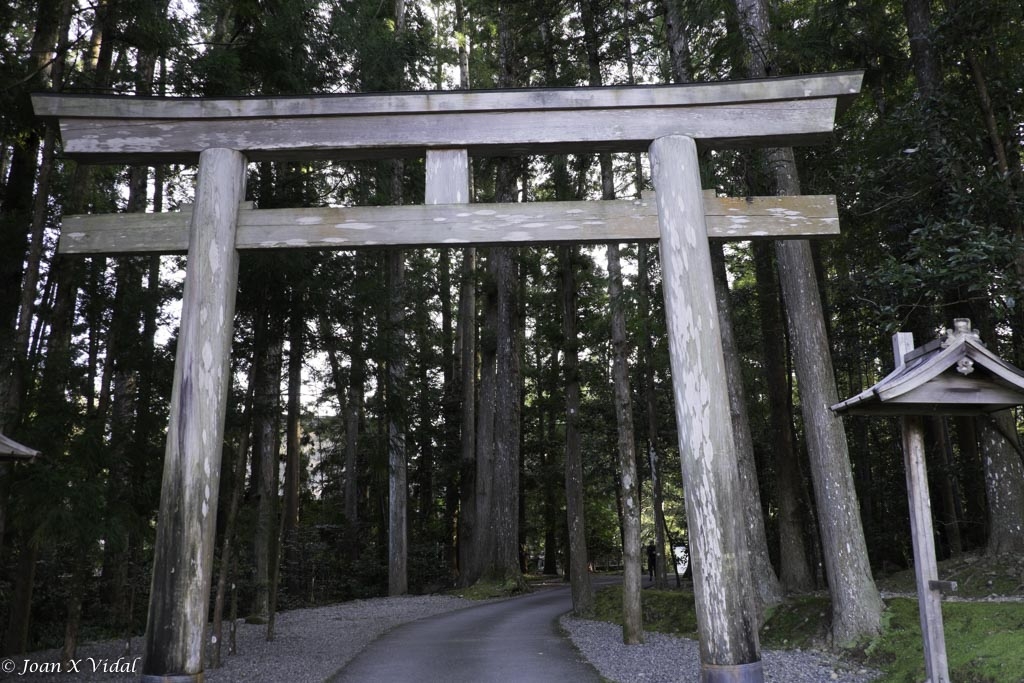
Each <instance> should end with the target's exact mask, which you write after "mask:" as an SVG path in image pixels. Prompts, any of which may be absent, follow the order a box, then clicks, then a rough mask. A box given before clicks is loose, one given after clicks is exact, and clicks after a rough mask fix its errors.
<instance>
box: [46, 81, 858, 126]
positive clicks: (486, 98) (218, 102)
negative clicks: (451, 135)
mask: <svg viewBox="0 0 1024 683" xmlns="http://www.w3.org/2000/svg"><path fill="white" fill-rule="evenodd" d="M863 77H864V72H863V71H845V72H836V73H827V74H805V75H800V76H785V77H782V78H764V79H752V80H733V81H721V82H715V83H688V84H683V85H628V86H622V85H614V86H603V87H569V88H516V89H507V90H498V89H493V90H443V91H442V90H434V91H415V92H392V93H384V94H381V93H347V94H339V95H306V96H300V97H235V98H224V97H201V98H196V97H192V98H188V97H134V96H123V95H113V96H111V95H74V94H67V93H62V94H53V93H35V94H33V95H32V104H33V107H34V109H35V112H36V114H37V115H39V116H47V117H61V118H65V117H76V118H107V119H119V118H135V119H165V118H181V119H217V118H249V119H253V118H297V117H308V116H352V115H360V114H422V113H431V112H435V113H436V112H486V111H501V110H505V111H527V110H536V109H539V110H545V111H550V110H557V109H573V110H578V109H623V108H644V107H658V106H677V105H680V104H684V105H689V106H698V105H715V104H728V103H732V102H754V101H758V102H760V101H769V100H793V99H802V98H819V97H843V98H849V97H852V96H854V95H856V94H857V93H858V92H860V85H861V81H862V79H863Z"/></svg>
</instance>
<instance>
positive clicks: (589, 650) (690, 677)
mask: <svg viewBox="0 0 1024 683" xmlns="http://www.w3.org/2000/svg"><path fill="white" fill-rule="evenodd" d="M479 604H480V602H478V601H472V600H465V599H463V598H457V597H452V596H444V595H425V596H409V597H401V598H375V599H371V600H356V601H353V602H347V603H341V604H337V605H330V606H328V607H318V608H311V609H301V610H293V611H290V612H282V613H280V614H278V616H277V624H276V628H275V633H276V637H275V639H274V640H273V641H272V642H269V643H268V642H267V641H266V638H265V635H266V626H257V625H249V624H242V623H240V624H239V626H238V633H237V642H238V652H239V654H237V655H231V656H228V655H227V645H226V643H225V645H224V650H223V654H222V661H223V662H224V666H222V667H221V668H219V669H207V670H206V671H205V672H204V673H205V680H206V681H208V682H209V683H236V682H237V683H264V682H266V683H272V682H273V683H278V682H287V683H319V682H320V681H324V680H326V679H328V678H329V677H331V676H333V675H334V674H335V673H337V672H338V671H339V670H340V669H341V668H342V667H343V666H344V665H345V664H346V663H347V662H348V661H349V660H350V659H352V658H353V657H355V655H356V654H358V653H359V652H360V651H361V650H362V649H363V648H364V647H366V646H367V645H368V644H369V643H371V642H372V641H373V640H374V639H376V638H377V637H378V636H380V635H382V634H384V633H386V632H387V631H389V630H391V629H392V628H395V627H396V626H399V625H401V624H404V623H407V622H410V621H415V620H417V619H422V618H424V617H429V616H433V615H436V614H442V613H445V612H451V611H454V610H458V609H463V608H465V607H471V606H473V605H479ZM560 623H561V626H562V628H563V629H564V630H565V632H566V633H567V634H568V636H569V637H570V638H571V640H572V642H573V643H574V644H575V646H576V648H577V649H578V650H579V651H580V652H581V653H582V655H583V656H584V657H585V658H586V659H587V660H589V661H590V663H591V664H593V665H594V667H595V668H596V669H597V670H598V671H599V672H600V673H601V675H602V676H604V677H605V678H607V679H608V680H610V681H614V682H619V683H635V682H644V681H651V682H653V681H657V682H658V683H672V682H674V681H680V682H686V683H690V682H691V681H695V680H698V679H699V654H698V651H697V643H696V641H693V640H687V639H684V638H677V637H674V636H669V635H665V634H660V633H651V632H648V633H647V634H646V641H647V642H646V643H645V644H644V645H631V646H628V647H627V646H626V645H624V644H623V643H622V629H621V628H620V627H619V626H616V625H614V624H608V623H605V622H599V621H589V620H584V619H575V618H572V617H570V616H568V615H565V616H563V617H561V620H560ZM125 645H126V644H125V642H124V641H123V640H114V641H106V642H102V643H95V644H90V645H83V646H82V647H80V648H79V651H78V654H77V659H78V670H77V673H69V672H68V671H67V670H65V671H63V672H56V671H54V672H52V673H40V672H39V671H38V668H37V670H36V672H31V671H30V672H28V673H26V674H25V675H23V676H19V675H18V674H19V673H21V672H22V671H23V670H24V669H25V666H26V661H27V662H30V663H34V664H36V665H37V667H38V666H39V665H44V666H46V665H49V666H51V667H52V666H54V665H55V663H57V662H59V661H60V651H59V650H46V651H42V652H35V653H32V654H30V655H21V656H18V657H15V658H14V664H15V667H16V668H15V671H14V673H12V674H7V673H3V672H0V681H7V680H10V681H32V683H70V682H72V681H73V682H74V683H80V682H86V681H88V682H89V683H124V682H125V681H129V680H135V679H136V678H137V676H138V674H139V673H141V665H139V664H135V671H134V674H133V673H131V672H130V671H124V672H116V671H115V672H110V673H108V672H105V671H104V670H103V669H104V665H106V667H107V668H108V669H109V668H110V667H116V666H117V665H118V658H119V657H123V659H121V660H120V665H121V667H122V669H124V668H125V667H131V666H132V664H133V663H135V662H136V661H138V660H140V659H141V658H140V657H139V655H140V654H141V653H142V649H143V642H142V639H141V638H133V639H132V641H131V645H130V651H129V652H128V653H126V647H125ZM763 661H764V669H765V679H766V680H767V681H769V682H772V681H774V682H777V683H825V682H828V681H840V682H841V683H861V682H866V681H871V680H873V679H874V678H875V677H876V675H877V674H876V673H875V672H870V671H866V670H864V669H860V670H851V669H850V667H849V666H848V665H845V664H842V663H840V662H837V661H836V660H834V659H830V658H829V656H828V655H827V654H826V653H821V652H801V651H780V652H774V651H765V652H764V653H763ZM396 683H397V682H396Z"/></svg>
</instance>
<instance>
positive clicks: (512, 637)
mask: <svg viewBox="0 0 1024 683" xmlns="http://www.w3.org/2000/svg"><path fill="white" fill-rule="evenodd" d="M570 609H572V598H571V595H570V593H569V588H568V587H565V586H559V587H557V588H542V589H539V590H537V591H535V592H533V593H530V594H528V595H524V596H521V597H517V598H512V599H510V600H502V601H501V602H492V603H486V604H483V605H478V606H475V607H468V608H466V609H463V610H459V611H456V612H449V613H447V614H441V615H438V616H436V617H429V618H427V619H421V620H419V621H414V622H412V623H409V624H405V625H403V626H399V627H398V628H396V629H394V630H393V631H391V632H390V633H387V634H386V635H384V636H381V637H380V638H378V639H377V640H376V641H374V642H373V643H372V644H370V646H369V647H367V648H366V649H364V650H363V651H362V652H360V653H359V654H358V655H357V656H356V657H355V658H354V659H353V660H352V661H350V662H349V663H348V664H347V665H346V666H345V668H343V669H342V670H341V671H340V672H339V673H338V674H337V675H336V676H335V677H334V678H333V679H332V681H335V682H336V683H342V682H344V683H368V682H376V681H387V683H404V682H405V681H410V682H412V681H416V682H417V683H419V682H421V681H422V682H427V681H432V682H433V681H437V682H441V681H443V682H444V683H488V682H491V681H493V682H495V683H497V682H500V683H511V682H513V681H529V682H530V683H540V682H543V681H557V682H558V683H567V682H569V681H572V682H573V683H576V682H577V681H600V680H601V679H600V677H599V676H598V673H597V671H596V670H595V669H594V668H593V667H592V666H591V665H590V664H588V663H587V662H586V661H585V660H583V659H582V658H581V657H580V655H579V653H578V652H577V651H576V650H575V649H574V648H573V646H572V645H571V644H570V643H569V640H568V639H567V638H565V637H563V636H562V635H561V634H560V633H559V631H558V626H557V621H558V617H559V616H560V615H562V614H565V613H566V612H568V611H569V610H570Z"/></svg>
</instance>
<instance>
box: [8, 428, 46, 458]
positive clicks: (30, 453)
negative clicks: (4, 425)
mask: <svg viewBox="0 0 1024 683" xmlns="http://www.w3.org/2000/svg"><path fill="white" fill-rule="evenodd" d="M39 455H40V453H39V451H37V450H34V449H32V448H29V447H28V446H23V445H21V444H20V443H18V442H17V441H15V440H14V439H11V438H8V437H6V436H4V435H3V434H0V462H4V461H11V460H29V461H31V460H34V459H36V458H37V457H39Z"/></svg>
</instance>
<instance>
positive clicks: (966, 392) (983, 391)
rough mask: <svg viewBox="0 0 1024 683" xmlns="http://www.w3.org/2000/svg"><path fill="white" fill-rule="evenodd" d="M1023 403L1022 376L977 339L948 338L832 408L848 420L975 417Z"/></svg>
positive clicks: (921, 349)
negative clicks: (862, 417)
mask: <svg viewBox="0 0 1024 683" xmlns="http://www.w3.org/2000/svg"><path fill="white" fill-rule="evenodd" d="M1022 404H1024V372H1022V371H1021V370H1019V369H1018V368H1016V367H1014V366H1013V365H1010V364H1009V363H1007V362H1006V361H1004V360H1003V359H1001V358H1000V357H999V356H997V355H996V354H994V353H993V352H992V351H990V350H989V349H988V348H986V347H985V345H984V344H983V343H982V342H981V340H980V339H978V337H977V335H976V334H971V333H965V334H949V335H948V336H947V337H946V338H945V339H936V340H934V341H932V342H929V343H928V344H925V345H924V346H921V347H918V348H916V349H914V350H913V351H911V352H909V353H908V354H906V356H905V357H904V359H903V364H902V365H900V366H899V367H897V368H896V369H895V370H894V371H893V372H891V373H889V375H887V376H886V377H885V378H883V379H882V380H881V381H879V382H878V383H877V384H875V385H874V386H873V387H871V388H869V389H866V390H864V391H862V392H861V393H859V394H857V395H856V396H854V397H852V398H849V399H847V400H845V401H842V402H840V403H837V404H835V405H834V406H832V410H833V411H835V412H837V413H846V414H850V415H866V414H870V415H928V414H949V415H974V414H982V413H990V412H995V411H997V410H1003V409H1005V408H1011V407H1013V406H1017V405H1022Z"/></svg>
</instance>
